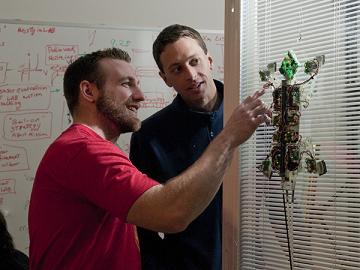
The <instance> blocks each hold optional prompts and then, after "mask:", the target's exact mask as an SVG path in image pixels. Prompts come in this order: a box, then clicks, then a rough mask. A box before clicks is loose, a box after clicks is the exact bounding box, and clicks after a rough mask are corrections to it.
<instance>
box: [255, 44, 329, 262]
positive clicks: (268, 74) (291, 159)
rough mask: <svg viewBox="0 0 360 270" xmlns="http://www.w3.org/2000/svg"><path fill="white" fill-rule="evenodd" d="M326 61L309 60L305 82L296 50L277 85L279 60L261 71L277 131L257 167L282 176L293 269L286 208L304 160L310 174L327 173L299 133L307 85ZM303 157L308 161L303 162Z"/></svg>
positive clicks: (285, 62) (321, 58) (289, 54)
mask: <svg viewBox="0 0 360 270" xmlns="http://www.w3.org/2000/svg"><path fill="white" fill-rule="evenodd" d="M324 62H325V56H324V55H321V56H317V57H315V58H314V59H312V60H310V61H306V62H305V64H304V72H305V73H306V74H307V75H309V76H310V77H309V78H308V79H306V80H304V81H303V82H297V81H296V80H295V74H296V72H297V69H298V68H299V67H300V63H299V61H298V59H297V57H296V55H295V53H294V52H293V51H291V50H290V51H288V52H287V54H286V56H285V58H284V59H283V61H282V63H281V66H280V68H279V72H280V73H281V74H282V75H283V76H284V79H283V80H281V84H280V85H277V86H276V85H275V84H276V78H275V77H274V76H273V75H274V73H275V72H276V63H271V64H268V65H267V69H265V70H260V71H259V75H260V79H261V81H263V82H265V84H264V85H263V88H264V89H272V90H273V91H272V97H273V100H272V104H271V109H272V119H271V122H272V123H271V124H272V126H273V127H274V133H273V135H272V141H271V149H270V152H269V154H268V155H267V157H266V158H265V160H263V161H262V162H261V164H260V166H258V169H259V170H260V171H261V172H262V173H263V174H264V175H265V176H266V177H267V178H268V179H269V180H270V179H271V177H272V175H273V173H277V174H278V175H279V176H280V178H281V188H282V190H283V203H284V213H285V221H286V223H285V224H286V232H287V239H288V249H289V262H290V269H292V264H293V259H292V258H293V255H292V250H293V249H292V244H291V242H292V241H291V239H290V238H291V236H290V235H289V234H290V233H289V230H290V229H291V230H292V222H291V224H290V225H291V226H290V227H291V228H289V225H288V217H287V209H286V208H288V209H292V207H291V205H292V203H293V202H294V191H295V178H296V175H297V173H298V171H300V170H301V169H302V168H303V163H305V168H306V170H307V171H308V172H309V173H312V174H318V175H319V176H321V175H323V174H325V173H326V172H327V169H326V164H325V161H324V160H320V161H319V160H316V158H315V149H314V146H313V145H312V144H311V143H310V141H309V140H308V139H305V138H302V136H301V135H300V134H299V127H300V118H301V109H303V108H307V106H308V105H309V99H310V96H307V95H305V91H304V85H306V84H307V83H309V82H310V81H311V80H312V79H314V77H315V76H316V75H317V74H318V72H319V68H320V66H321V65H323V64H324ZM278 84H279V83H278ZM304 157H305V162H302V161H303V158H304ZM289 193H290V194H291V200H290V199H289ZM286 205H287V207H286ZM290 216H292V213H290Z"/></svg>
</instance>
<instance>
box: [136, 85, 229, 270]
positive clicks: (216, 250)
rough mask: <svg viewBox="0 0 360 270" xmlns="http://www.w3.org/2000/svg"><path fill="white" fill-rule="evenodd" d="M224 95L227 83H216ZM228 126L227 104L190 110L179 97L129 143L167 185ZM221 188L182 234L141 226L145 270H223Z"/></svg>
mask: <svg viewBox="0 0 360 270" xmlns="http://www.w3.org/2000/svg"><path fill="white" fill-rule="evenodd" d="M215 84H216V88H217V91H218V94H219V95H220V98H221V99H222V98H223V84H222V83H221V82H219V81H215ZM222 128H223V102H221V105H220V106H219V108H217V110H215V111H213V112H197V111H193V110H190V109H189V108H188V107H187V106H186V104H185V103H184V101H183V100H182V98H181V97H180V96H179V95H178V96H177V97H176V98H175V99H174V101H173V102H172V103H171V104H170V105H169V106H167V107H165V108H164V109H162V110H160V111H159V112H157V113H155V114H154V115H152V116H150V117H149V118H148V119H146V120H145V121H143V123H142V127H141V129H140V130H139V131H138V132H135V133H133V135H132V137H131V143H130V159H131V161H132V162H133V163H134V165H135V166H136V167H137V168H138V169H139V170H140V171H142V172H144V173H146V174H147V175H149V176H150V177H151V178H153V179H155V180H157V181H159V182H161V183H164V182H166V181H167V180H169V179H170V178H172V177H174V176H177V175H178V174H180V173H181V172H182V171H184V170H185V169H187V168H188V167H189V166H190V165H191V164H193V163H194V162H195V161H196V160H197V159H198V158H199V157H200V155H201V154H202V153H203V152H204V150H205V149H206V147H207V146H208V145H209V143H210V141H211V140H212V139H213V138H214V137H215V136H216V135H217V134H219V132H220V131H221V130H222ZM221 213H222V189H220V190H219V191H218V193H217V194H216V196H215V197H214V199H213V200H212V202H211V203H210V204H209V206H208V207H207V208H206V209H205V210H204V212H203V213H202V214H201V215H200V216H199V217H198V218H196V219H195V220H194V221H193V222H192V223H191V224H190V225H189V226H188V227H187V228H186V230H184V231H183V232H181V233H176V234H165V236H164V238H163V239H162V238H161V237H160V236H159V235H158V234H157V233H155V232H152V231H149V230H145V229H142V228H138V234H139V240H140V251H141V255H142V268H143V269H144V270H163V269H167V270H168V269H171V270H176V269H179V270H180V269H181V270H220V269H221V235H222V234H221V219H222V214H221Z"/></svg>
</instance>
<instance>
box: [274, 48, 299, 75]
mask: <svg viewBox="0 0 360 270" xmlns="http://www.w3.org/2000/svg"><path fill="white" fill-rule="evenodd" d="M299 66H300V63H299V61H298V60H297V57H296V55H295V53H294V52H293V51H291V50H290V51H288V54H287V55H286V56H285V57H284V60H283V61H282V62H281V67H280V69H279V71H280V73H281V74H282V75H284V77H285V78H286V80H292V79H293V78H294V76H295V73H296V70H297V68H298V67H299Z"/></svg>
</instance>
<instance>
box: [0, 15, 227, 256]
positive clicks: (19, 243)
mask: <svg viewBox="0 0 360 270" xmlns="http://www.w3.org/2000/svg"><path fill="white" fill-rule="evenodd" d="M160 30H161V29H139V28H121V27H110V26H91V25H78V24H77V25H74V24H59V23H46V22H29V21H17V20H1V19H0V209H2V211H3V212H4V213H5V216H6V219H7V222H8V227H9V231H10V233H11V234H12V235H13V237H14V241H15V245H16V247H17V248H18V249H20V250H22V251H23V252H25V253H28V248H29V237H28V225H27V213H28V207H29V197H30V193H31V188H32V184H33V180H34V175H35V173H36V169H37V166H38V164H39V162H40V160H41V158H42V156H43V154H44V152H45V151H46V149H47V147H48V146H49V144H50V143H51V142H53V141H54V140H55V138H56V137H57V136H58V135H59V134H60V133H61V132H62V131H63V130H64V129H65V128H67V127H68V126H69V124H70V123H71V119H70V117H69V112H68V110H67V106H66V102H65V99H64V97H63V89H62V79H63V74H64V71H65V69H66V67H67V66H68V63H69V62H71V61H72V60H74V59H76V58H78V57H79V56H81V55H83V54H85V53H89V52H92V51H95V50H98V49H102V48H108V47H118V48H121V49H124V50H126V51H127V52H128V53H129V54H130V56H131V58H132V63H133V65H134V67H135V69H136V73H137V76H138V77H139V78H140V81H141V88H142V89H143V91H144V94H145V101H144V103H143V105H142V107H141V108H140V110H139V112H138V115H139V117H140V118H141V119H142V120H143V119H145V118H146V117H148V116H150V115H151V114H153V113H154V112H156V111H158V110H159V109H161V108H163V107H165V106H166V105H168V104H169V103H170V102H171V101H172V100H173V98H174V96H175V92H174V91H173V90H172V89H171V88H168V87H167V86H166V85H165V83H164V82H163V81H162V80H161V78H160V77H159V76H158V68H157V66H156V64H155V61H154V60H153V57H152V43H153V41H154V39H155V38H156V36H157V34H158V33H159V31H160ZM199 32H200V33H201V34H202V36H203V38H204V40H205V42H206V43H207V46H208V49H209V52H210V54H211V55H212V56H213V60H214V66H213V75H214V78H216V79H218V80H220V81H223V75H224V64H223V48H224V36H223V33H222V32H220V31H209V30H200V31H199ZM129 140H130V134H126V135H122V136H120V139H119V140H118V145H119V146H120V147H121V148H122V149H123V151H124V152H126V153H127V154H128V152H129Z"/></svg>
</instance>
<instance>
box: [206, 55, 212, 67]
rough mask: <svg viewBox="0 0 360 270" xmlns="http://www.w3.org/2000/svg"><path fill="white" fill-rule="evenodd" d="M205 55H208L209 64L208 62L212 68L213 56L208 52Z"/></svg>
mask: <svg viewBox="0 0 360 270" xmlns="http://www.w3.org/2000/svg"><path fill="white" fill-rule="evenodd" d="M207 57H208V60H209V64H210V70H212V69H213V58H212V56H211V55H210V54H209V53H208V54H207Z"/></svg>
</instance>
